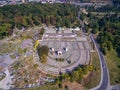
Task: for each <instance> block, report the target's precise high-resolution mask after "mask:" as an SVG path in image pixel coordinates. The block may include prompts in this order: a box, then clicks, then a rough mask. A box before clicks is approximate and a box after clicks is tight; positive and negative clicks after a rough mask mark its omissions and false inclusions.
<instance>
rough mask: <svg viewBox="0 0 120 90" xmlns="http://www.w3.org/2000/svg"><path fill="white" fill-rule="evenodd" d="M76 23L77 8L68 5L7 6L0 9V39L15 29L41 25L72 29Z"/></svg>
mask: <svg viewBox="0 0 120 90" xmlns="http://www.w3.org/2000/svg"><path fill="white" fill-rule="evenodd" d="M76 22H78V20H77V8H75V6H74V5H70V4H54V5H51V4H40V3H28V4H20V5H12V6H11V5H7V6H3V7H0V39H2V38H3V37H5V36H7V35H11V34H12V29H13V28H15V27H17V28H19V29H21V28H22V27H25V28H28V27H32V26H38V25H41V24H46V25H55V26H56V27H63V26H66V27H73V26H74V25H76Z"/></svg>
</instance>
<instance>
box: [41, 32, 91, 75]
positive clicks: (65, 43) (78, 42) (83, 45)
mask: <svg viewBox="0 0 120 90" xmlns="http://www.w3.org/2000/svg"><path fill="white" fill-rule="evenodd" d="M51 32H52V33H50V31H49V33H45V34H44V36H43V38H44V39H43V40H42V43H41V45H46V46H48V47H49V48H50V50H49V54H48V57H47V62H46V64H42V63H40V65H39V67H40V69H41V70H42V71H43V72H45V73H48V74H55V75H57V74H59V73H60V72H62V73H66V72H68V71H71V70H73V69H74V68H75V67H77V66H78V65H85V64H89V61H90V50H91V47H90V43H89V42H88V41H87V39H86V38H85V37H79V38H78V37H77V36H76V35H72V33H69V34H68V33H66V34H64V35H63V34H60V33H55V31H51ZM53 32H54V33H53ZM51 48H54V50H53V51H51ZM64 48H67V51H65V49H64ZM57 51H61V52H62V55H61V56H59V55H58V54H57ZM56 58H62V59H64V60H63V61H61V62H60V61H56Z"/></svg>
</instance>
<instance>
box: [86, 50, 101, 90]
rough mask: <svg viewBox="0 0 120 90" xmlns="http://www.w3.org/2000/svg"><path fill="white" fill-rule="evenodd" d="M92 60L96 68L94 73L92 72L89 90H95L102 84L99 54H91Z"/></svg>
mask: <svg viewBox="0 0 120 90" xmlns="http://www.w3.org/2000/svg"><path fill="white" fill-rule="evenodd" d="M91 56H92V57H91V59H92V62H91V64H92V65H93V66H94V71H93V72H92V76H90V78H91V79H90V82H89V83H88V84H87V85H86V87H87V88H89V89H90V88H93V87H95V86H97V85H98V84H99V82H100V76H101V73H100V61H99V58H98V55H97V52H94V53H92V54H91Z"/></svg>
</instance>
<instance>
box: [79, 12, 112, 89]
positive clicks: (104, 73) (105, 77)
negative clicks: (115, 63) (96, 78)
mask: <svg viewBox="0 0 120 90" xmlns="http://www.w3.org/2000/svg"><path fill="white" fill-rule="evenodd" d="M79 17H80V11H79V12H78V19H79V21H80V24H81V26H82V35H83V36H84V37H85V33H84V32H85V27H84V22H82V20H80V18H79ZM90 38H91V40H92V41H93V43H94V45H95V48H96V50H97V53H98V56H99V60H100V66H101V80H100V83H99V85H98V86H97V87H95V88H93V89H91V90H110V89H111V87H110V80H109V73H108V68H107V64H106V61H105V58H104V55H103V54H102V52H101V51H100V49H99V45H98V44H97V42H96V41H95V38H94V36H93V34H91V35H90Z"/></svg>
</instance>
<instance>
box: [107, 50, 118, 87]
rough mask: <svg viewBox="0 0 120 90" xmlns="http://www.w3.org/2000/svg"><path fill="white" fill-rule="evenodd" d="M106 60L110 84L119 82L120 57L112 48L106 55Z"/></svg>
mask: <svg viewBox="0 0 120 90" xmlns="http://www.w3.org/2000/svg"><path fill="white" fill-rule="evenodd" d="M106 61H107V65H108V69H109V74H110V84H111V85H115V84H120V58H119V57H118V56H117V53H116V52H115V51H114V50H111V51H110V52H108V54H107V55H106Z"/></svg>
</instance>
